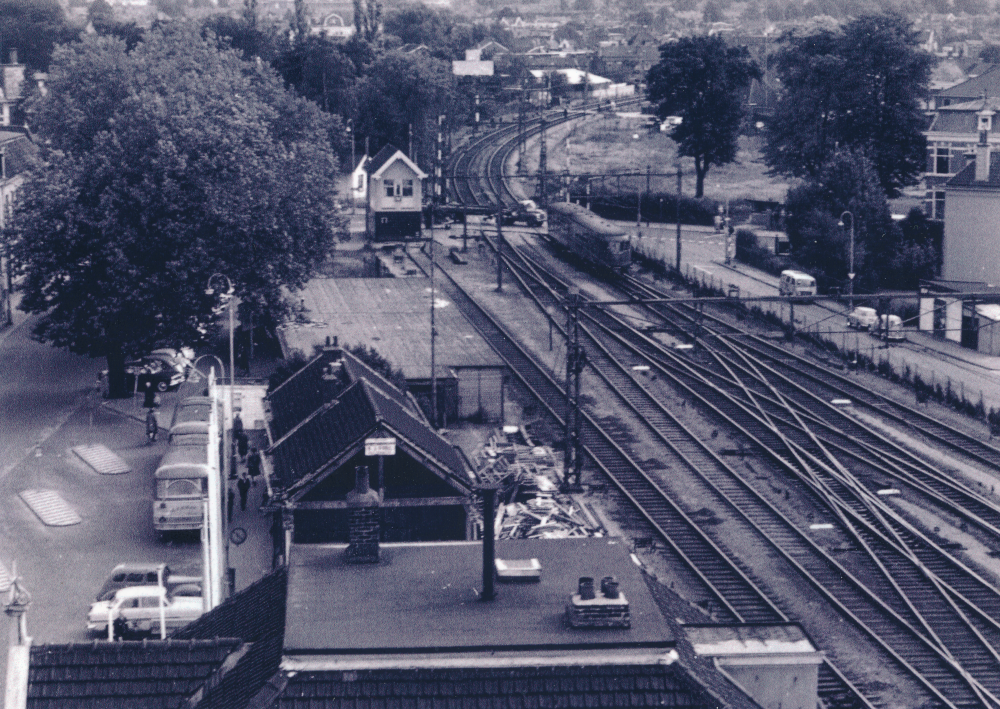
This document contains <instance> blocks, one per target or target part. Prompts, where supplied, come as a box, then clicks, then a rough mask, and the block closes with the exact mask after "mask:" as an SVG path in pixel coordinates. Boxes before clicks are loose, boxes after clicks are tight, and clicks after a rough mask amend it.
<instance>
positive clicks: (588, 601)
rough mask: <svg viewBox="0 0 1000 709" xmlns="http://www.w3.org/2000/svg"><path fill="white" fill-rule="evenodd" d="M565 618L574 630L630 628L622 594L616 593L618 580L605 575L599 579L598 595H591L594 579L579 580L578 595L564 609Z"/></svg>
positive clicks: (575, 594)
mask: <svg viewBox="0 0 1000 709" xmlns="http://www.w3.org/2000/svg"><path fill="white" fill-rule="evenodd" d="M566 618H567V619H568V620H569V624H570V625H571V626H572V627H574V628H631V627H632V618H631V615H630V614H629V607H628V601H627V600H626V599H625V594H624V593H622V592H621V591H619V590H618V580H617V579H616V578H615V577H614V576H605V577H604V578H603V579H602V580H601V595H599V596H598V595H596V594H595V593H594V579H592V578H590V577H589V576H582V577H580V581H579V584H578V587H577V592H576V593H574V594H573V596H572V597H571V598H570V603H569V605H568V606H566Z"/></svg>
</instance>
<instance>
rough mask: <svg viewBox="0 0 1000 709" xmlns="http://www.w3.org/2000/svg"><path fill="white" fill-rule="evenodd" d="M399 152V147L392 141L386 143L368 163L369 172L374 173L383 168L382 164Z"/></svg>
mask: <svg viewBox="0 0 1000 709" xmlns="http://www.w3.org/2000/svg"><path fill="white" fill-rule="evenodd" d="M397 152H399V148H397V147H396V146H395V145H393V144H392V143H386V144H385V145H383V146H382V149H381V150H379V151H378V152H377V153H375V157H373V158H372V161H371V162H370V163H369V164H368V174H369V175H374V174H375V173H376V172H378V171H379V170H381V169H382V166H383V165H385V164H386V163H387V162H389V159H390V158H392V156H393V155H395V154H396V153H397Z"/></svg>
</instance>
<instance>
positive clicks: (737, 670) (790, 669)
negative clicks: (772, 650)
mask: <svg viewBox="0 0 1000 709" xmlns="http://www.w3.org/2000/svg"><path fill="white" fill-rule="evenodd" d="M757 661H759V662H766V664H755V663H754V660H753V659H750V660H746V661H745V662H747V664H743V662H741V661H739V660H737V661H735V662H731V661H730V660H728V659H726V660H722V659H720V660H719V661H718V662H719V664H720V665H721V667H722V670H723V671H724V672H725V674H727V675H729V676H730V677H732V678H733V681H734V682H735V683H736V684H737V685H738V686H739V687H740V688H742V689H743V691H744V692H746V693H747V694H748V695H749V696H750V697H752V698H753V700H754V701H755V702H757V703H758V704H760V705H761V706H762V707H763V708H764V709H815V708H816V707H817V706H818V704H817V696H818V694H817V690H818V684H819V678H818V675H819V672H818V669H819V664H818V662H815V663H814V662H809V661H806V662H795V661H792V662H788V663H787V664H785V663H780V662H776V661H775V660H773V659H771V658H766V659H765V658H758V660H757Z"/></svg>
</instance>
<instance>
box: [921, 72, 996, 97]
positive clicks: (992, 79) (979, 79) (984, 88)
mask: <svg viewBox="0 0 1000 709" xmlns="http://www.w3.org/2000/svg"><path fill="white" fill-rule="evenodd" d="M998 68H1000V64H998V65H996V66H994V67H993V68H992V69H990V70H989V71H987V72H984V73H982V74H980V75H979V76H976V77H973V78H972V79H969V80H968V81H963V82H962V83H961V84H956V85H955V86H952V87H950V88H947V89H943V90H942V91H939V92H938V93H937V95H938V96H939V97H940V98H959V99H962V98H968V99H974V98H979V97H980V96H983V95H986V96H1000V71H997V69H998Z"/></svg>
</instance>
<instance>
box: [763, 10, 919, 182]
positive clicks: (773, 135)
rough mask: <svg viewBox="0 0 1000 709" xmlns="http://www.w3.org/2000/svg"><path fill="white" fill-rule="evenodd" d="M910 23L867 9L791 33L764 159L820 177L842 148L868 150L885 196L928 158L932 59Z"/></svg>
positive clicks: (781, 55) (780, 60)
mask: <svg viewBox="0 0 1000 709" xmlns="http://www.w3.org/2000/svg"><path fill="white" fill-rule="evenodd" d="M916 44H917V40H916V34H915V32H914V31H913V30H912V28H911V26H910V24H909V22H908V21H906V20H905V19H903V18H902V17H900V16H899V15H895V14H882V15H867V16H863V17H859V18H858V19H856V20H853V21H851V22H849V23H847V24H846V25H845V26H844V27H843V28H842V29H841V30H840V31H837V32H834V31H830V30H820V31H819V32H816V33H813V34H810V35H806V36H802V37H792V38H789V39H788V40H787V41H786V43H785V45H784V47H783V48H782V49H781V50H780V51H779V52H778V53H777V57H776V68H777V74H778V78H779V80H780V86H781V90H780V94H779V99H778V103H777V106H776V109H775V114H774V116H773V117H772V118H771V119H770V120H769V121H768V123H767V140H766V145H765V149H764V155H765V159H766V160H767V162H768V164H769V165H770V166H771V167H772V168H773V169H774V170H776V171H777V172H781V173H785V174H789V175H795V176H800V177H801V176H808V177H816V176H817V175H819V173H820V172H821V171H822V170H823V169H824V166H825V165H826V163H827V162H828V161H829V160H830V159H831V157H832V156H833V154H834V153H835V151H836V150H837V149H838V148H851V149H858V150H862V151H863V152H864V153H865V155H867V156H868V158H869V159H870V160H871V162H872V164H873V165H874V167H875V170H876V171H877V173H878V176H879V181H880V182H881V184H882V187H883V189H884V190H885V192H886V194H887V195H889V196H890V197H894V196H896V195H897V194H898V193H899V189H900V188H901V187H903V186H905V185H908V184H913V183H914V181H915V179H916V177H917V175H918V174H919V173H920V172H921V171H922V170H923V167H924V165H925V163H926V141H925V139H924V136H923V133H922V131H923V127H924V116H923V112H922V109H921V105H920V99H921V98H922V97H923V96H924V95H925V94H926V91H927V82H928V79H929V77H930V66H931V57H930V56H929V55H927V54H926V53H924V52H920V51H918V50H917V47H916Z"/></svg>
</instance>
